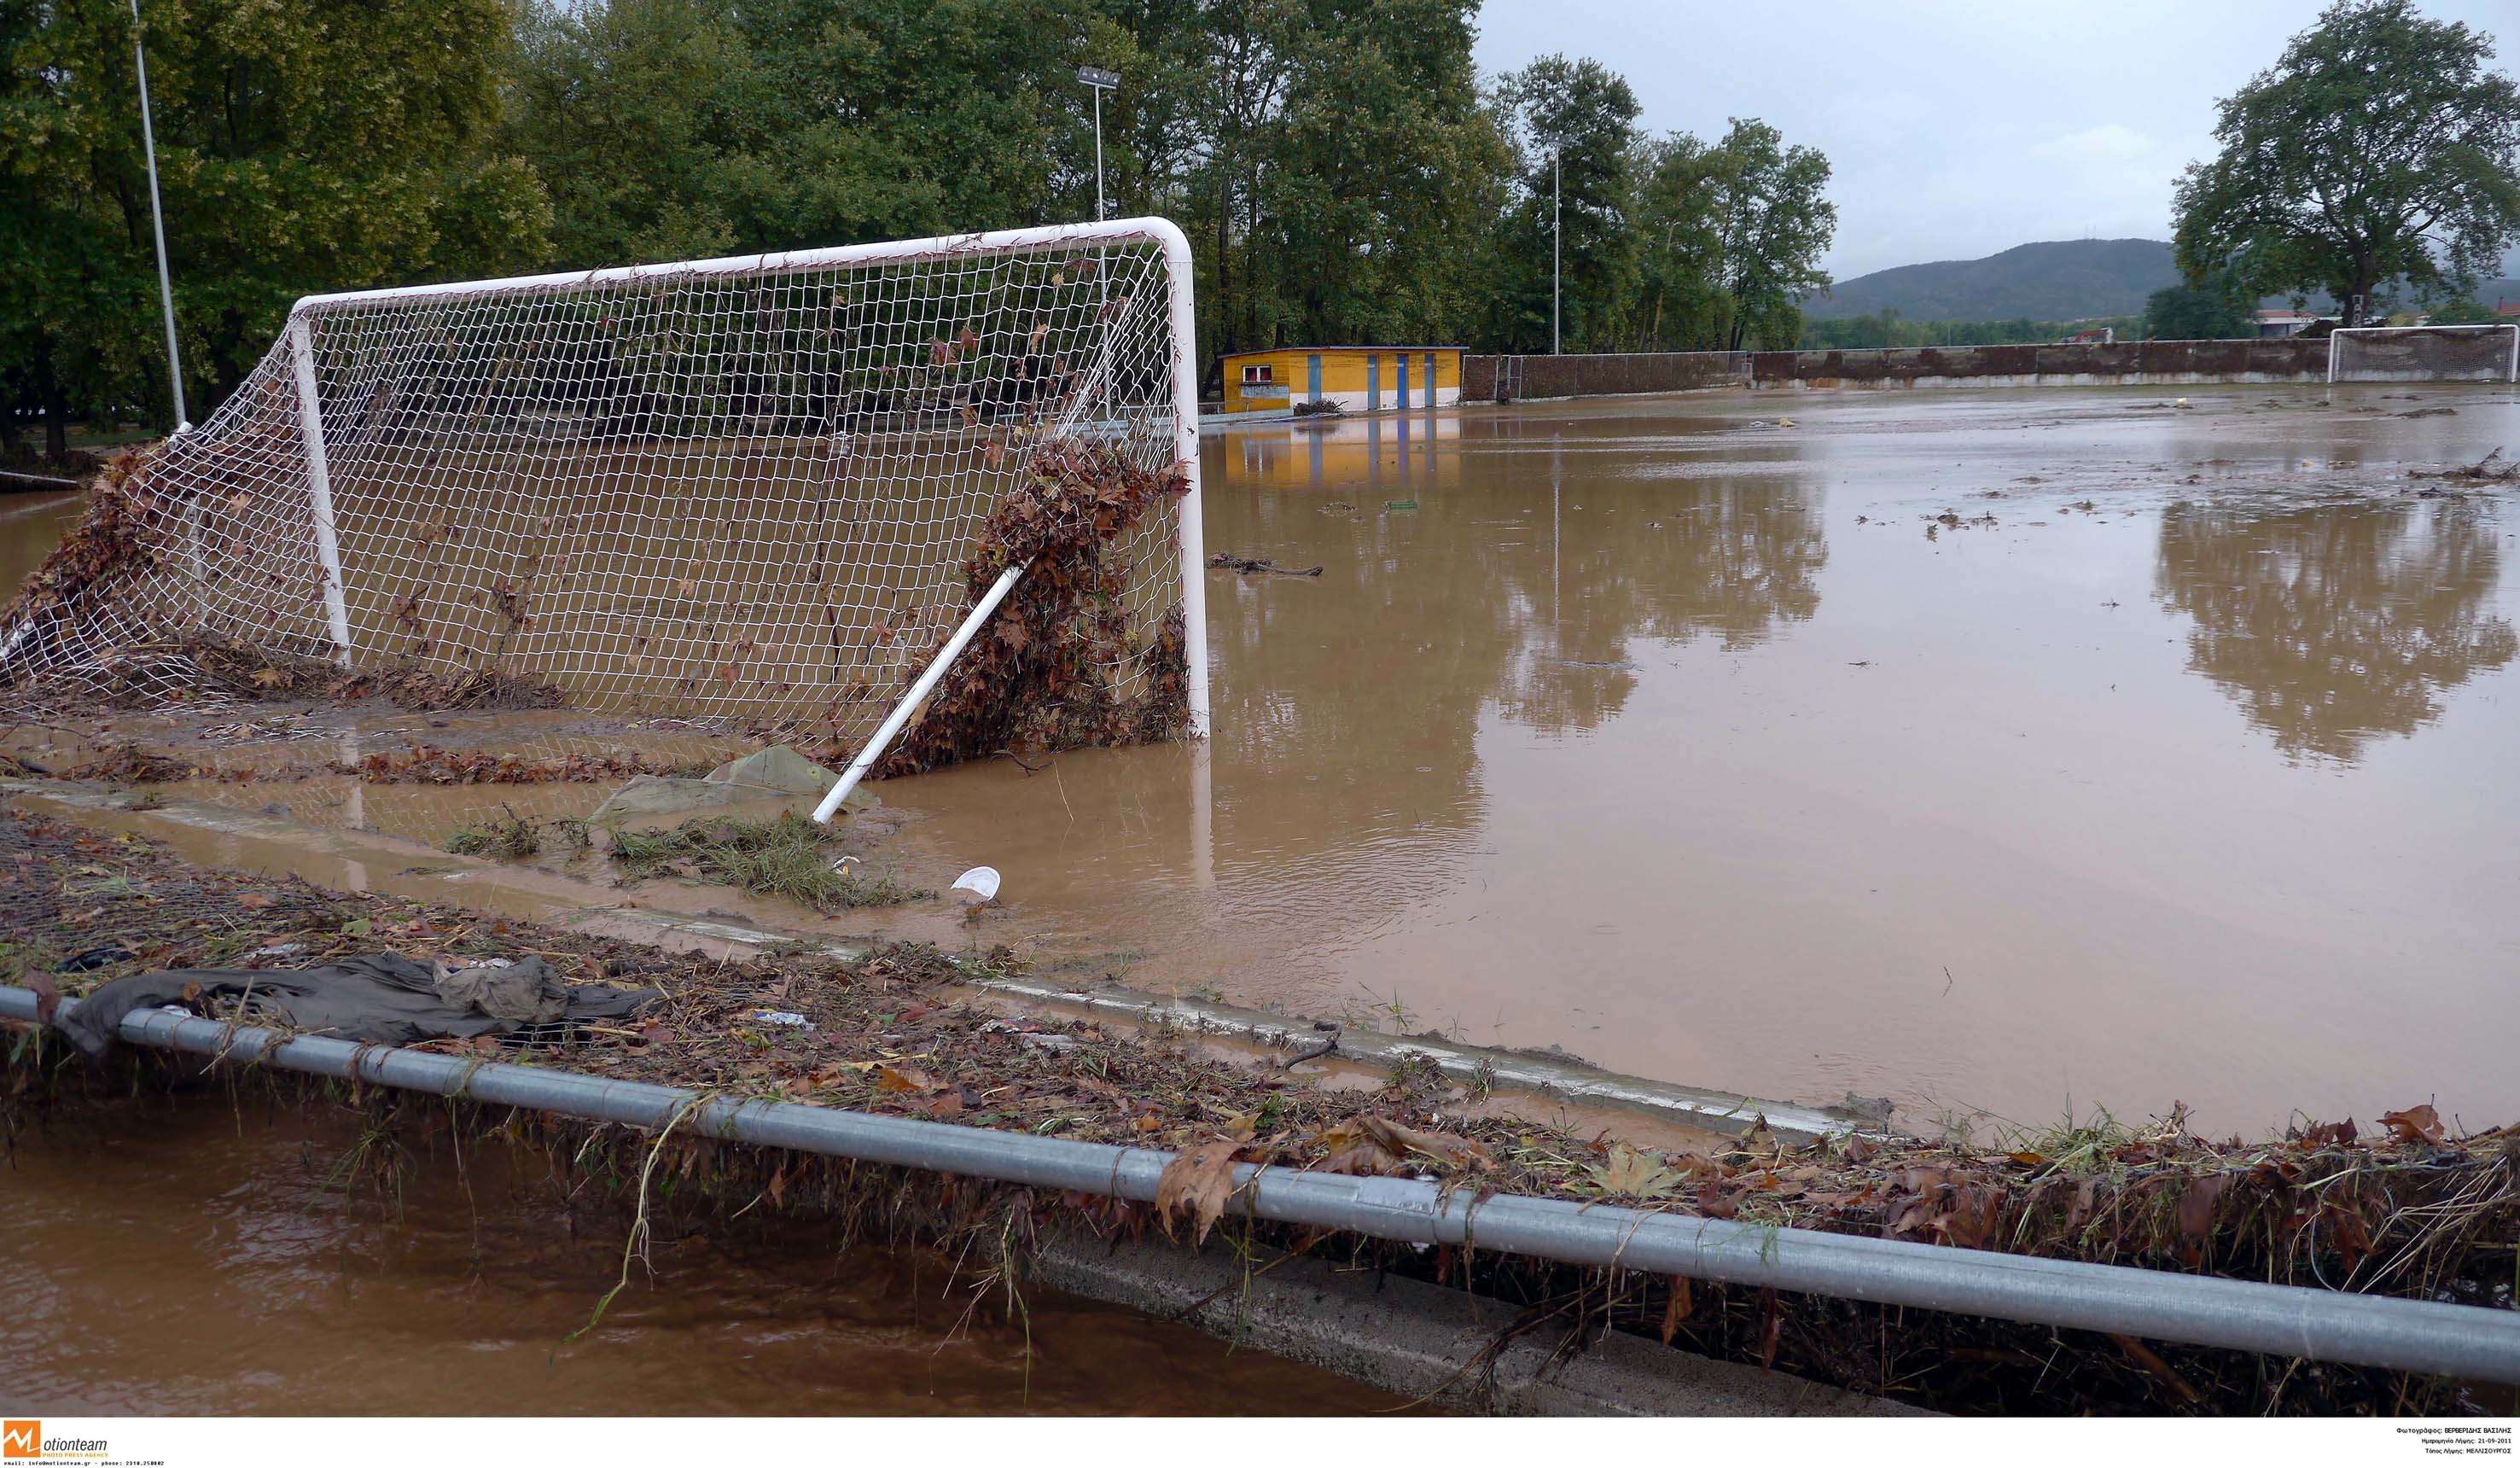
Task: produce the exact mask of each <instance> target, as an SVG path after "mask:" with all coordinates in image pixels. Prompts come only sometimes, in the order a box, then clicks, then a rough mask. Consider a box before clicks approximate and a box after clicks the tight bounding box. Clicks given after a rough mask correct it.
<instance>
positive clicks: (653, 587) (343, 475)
mask: <svg viewBox="0 0 2520 1468" xmlns="http://www.w3.org/2000/svg"><path fill="white" fill-rule="evenodd" d="M1197 432H1198V430H1197V420H1196V378H1195V363H1194V359H1193V338H1192V301H1191V263H1190V254H1189V246H1188V243H1187V242H1186V241H1185V240H1184V239H1183V237H1182V235H1181V233H1180V231H1179V230H1178V229H1176V228H1175V227H1174V226H1173V225H1172V224H1171V223H1169V222H1168V221H1165V220H1161V219H1136V220H1114V221H1110V222H1107V223H1101V224H1085V225H1076V226H1067V227H1057V228H1046V229H1033V230H1018V231H1008V232H1003V233H997V234H985V235H966V236H957V237H949V238H942V239H935V240H922V241H910V242H903V243H896V244H881V245H866V246H852V247H845V248H839V249H831V250H813V251H799V252H788V253H783V254H766V255H754V256H744V257H739V258H731V259H720V260H704V261H695V262H688V263H680V264H664V265H643V266H635V267H629V268H623V269H613V270H599V271H593V272H578V273H570V274H559V275H545V276H535V277H527V278H519V279H513V280H499V281H480V282H462V283H455V284H448V285H438V286H424V287H413V288H406V289H395V290H383V291H365V292H355V293H349V294H345V295H337V296H323V297H310V298H306V299H303V300H301V301H299V302H298V303H297V305H296V306H295V307H294V309H293V311H292V312H291V315H290V319H289V323H288V326H287V329H286V331H285V332H284V334H283V337H282V340H281V341H280V342H279V343H278V344H275V345H274V347H273V348H272V350H271V352H270V353H269V355H267V356H266V357H265V358H264V359H263V361H262V362H261V363H260V364H259V365H258V366H257V367H256V368H255V370H254V371H253V372H252V373H251V374H250V375H249V376H248V379H247V381H246V382H245V384H244V385H243V386H242V387H241V388H240V389H239V390H237V391H236V392H235V393H234V394H233V395H232V396H231V397H230V398H229V399H228V401H227V402H226V403H224V404H222V405H221V407H220V408H219V410H218V412H217V413H216V414H214V415H213V416H212V417H211V419H210V421H209V422H207V423H206V424H204V425H203V426H202V427H201V428H200V429H198V430H196V431H193V432H190V433H187V434H185V435H183V436H179V437H177V438H175V439H172V440H170V441H169V442H168V443H167V444H165V445H164V446H163V447H162V448H161V449H160V450H159V451H158V453H157V455H156V456H155V457H154V458H153V459H152V460H151V461H150V462H149V463H148V464H147V465H146V466H145V467H144V469H143V470H142V472H141V474H140V476H139V477H138V479H137V481H136V482H137V484H138V489H137V491H136V492H135V494H134V495H133V497H132V500H131V503H132V504H133V505H134V506H136V507H137V521H138V524H137V528H136V531H135V535H136V540H137V549H138V551H139V552H140V554H138V555H135V556H133V557H131V558H129V561H128V563H127V565H128V566H130V567H136V568H140V569H138V570H136V571H133V572H132V573H129V574H124V575H121V576H119V578H118V579H117V580H116V581H115V582H114V583H113V584H112V585H97V586H93V587H91V588H90V591H91V593H92V594H90V595H87V596H85V597H84V598H80V599H76V600H75V601H74V602H73V601H69V600H66V601H64V602H62V603H58V604H56V605H52V606H49V607H46V608H44V609H41V611H40V615H37V614H36V613H26V614H22V616H21V618H20V619H19V622H18V624H17V625H13V626H11V627H9V628H6V629H0V635H5V637H6V646H5V647H0V660H6V661H12V662H16V663H19V664H21V665H31V670H32V671H33V672H34V673H35V674H37V675H39V676H41V675H48V674H67V675H69V676H70V677H72V678H76V677H78V676H79V675H81V674H82V673H89V674H93V675H94V681H97V682H100V683H102V682H105V681H107V676H106V675H107V674H108V672H109V671H111V670H113V669H117V668H119V669H124V670H127V669H128V667H129V665H130V658H131V651H132V649H134V648H139V647H149V646H155V647H161V648H162V647H165V646H168V645H173V644H180V643H181V642H182V641H183V640H185V639H188V638H198V637H204V636H206V637H208V638H211V639H215V640H218V641H221V642H225V643H229V644H234V645H238V646H243V647H248V648H253V649H258V650H268V651H269V652H271V653H275V654H294V655H299V656H307V657H320V658H326V659H330V660H332V661H335V662H337V663H339V664H341V665H344V666H348V667H353V668H357V669H360V670H383V669H398V668H406V667H409V668H417V669H422V670H428V671H433V672H438V673H460V672H463V671H467V670H470V669H476V668H494V669H495V670H497V671H499V672H502V673H504V674H507V675H511V676H516V677H521V678H527V679H533V680H537V681H544V682H549V683H553V684H556V685H558V686H559V687H560V688H561V689H562V691H563V692H564V693H565V694H566V695H567V696H568V698H569V700H570V701H571V703H573V704H575V705H578V706H580V707H585V708H590V709H605V710H621V711H626V710H652V711H677V712H690V713H741V714H743V715H746V716H750V717H756V718H773V719H799V720H802V719H823V720H828V722H829V725H830V727H832V729H833V730H834V732H837V733H841V734H843V735H848V736H862V735H863V734H864V733H865V732H866V731H867V729H868V728H869V727H870V726H872V725H873V724H874V723H875V721H876V720H877V719H878V718H880V717H881V715H882V714H883V712H884V711H885V709H886V708H887V707H889V706H890V705H891V704H892V702H893V701H894V698H895V696H896V695H897V694H898V692H899V690H900V687H901V685H902V683H903V681H904V679H905V678H906V677H907V676H908V675H909V674H910V673H912V672H915V671H916V670H917V669H918V668H919V666H920V665H922V664H923V663H924V662H925V661H926V659H927V655H928V654H929V653H930V652H931V651H932V649H933V648H934V646H935V644H936V641H937V639H938V638H939V637H940V636H941V635H943V633H944V632H945V630H946V629H948V628H950V627H952V626H953V625H954V623H955V621H956V620H957V619H958V618H959V617H960V616H961V614H962V612H963V610H964V608H965V605H966V601H967V589H966V576H965V573H964V562H965V561H966V559H967V558H968V557H969V556H971V555H972V553H973V551H974V549H975V546H974V536H975V534H976V533H977V531H978V530H979V528H980V527H981V524H982V522H983V521H984V520H985V519H986V518H987V517H988V515H989V513H990V512H991V511H992V510H994V509H996V508H997V507H998V505H999V504H1000V503H1001V502H1002V501H1003V500H1005V498H1006V497H1007V495H1008V494H1009V493H1011V492H1012V491H1013V490H1016V489H1018V488H1019V487H1021V486H1022V485H1023V484H1024V483H1025V478H1024V475H1025V470H1026V465H1027V462H1028V460H1029V458H1030V456H1031V453H1032V451H1033V450H1034V449H1035V448H1036V447H1037V446H1039V445H1042V444H1045V443H1049V442H1053V441H1057V440H1061V439H1074V438H1080V437H1081V438H1090V439H1093V440H1095V441H1096V442H1098V443H1101V444H1103V445H1107V446H1109V447H1111V448H1114V449H1116V450H1117V451H1118V452H1119V453H1121V454H1122V455H1123V456H1125V457H1126V458H1127V459H1128V460H1129V461H1131V462H1132V463H1134V464H1136V465H1139V466H1141V467H1143V468H1146V469H1148V470H1149V471H1152V472H1155V473H1158V474H1169V473H1171V472H1173V471H1174V470H1175V469H1176V468H1178V469H1179V470H1181V471H1182V473H1183V475H1184V477H1185V478H1186V480H1187V493H1186V494H1184V495H1183V496H1181V497H1180V498H1179V499H1178V500H1174V499H1172V498H1171V497H1169V496H1168V497H1167V499H1166V501H1165V503H1164V504H1163V505H1161V506H1160V507H1159V508H1158V509H1157V510H1156V511H1155V512H1153V513H1150V514H1148V516H1147V517H1146V518H1145V520H1144V521H1143V522H1142V523H1141V524H1140V525H1139V527H1138V528H1136V529H1135V530H1134V531H1132V532H1131V533H1130V534H1129V535H1128V536H1127V537H1126V538H1125V539H1124V540H1122V541H1121V542H1119V543H1118V544H1116V545H1115V546H1113V547H1112V548H1110V549H1109V550H1107V551H1106V552H1105V555H1106V557H1109V558H1112V559H1114V560H1116V562H1117V564H1119V565H1120V566H1121V567H1122V568H1123V572H1124V573H1123V575H1122V576H1121V577H1120V584H1121V586H1122V590H1121V593H1120V602H1121V610H1122V611H1123V612H1124V613H1125V615H1126V621H1127V624H1128V625H1129V627H1130V628H1131V636H1130V637H1129V638H1128V639H1127V640H1126V648H1127V650H1128V651H1126V652H1125V653H1124V655H1123V656H1121V657H1120V658H1119V659H1118V661H1117V662H1116V663H1115V664H1114V665H1112V666H1111V667H1110V668H1109V669H1108V672H1109V674H1110V676H1111V680H1112V683H1113V690H1112V691H1113V693H1114V695H1115V697H1118V698H1121V699H1127V698H1130V697H1132V696H1133V695H1134V694H1135V693H1136V692H1137V691H1138V690H1137V689H1136V688H1135V687H1133V686H1132V684H1133V680H1143V679H1144V678H1146V677H1147V676H1148V672H1147V668H1148V667H1149V666H1151V665H1152V664H1151V662H1150V660H1148V659H1145V658H1142V657H1139V656H1136V654H1137V653H1139V652H1141V651H1143V650H1144V649H1145V648H1147V647H1148V646H1149V645H1150V644H1151V643H1152V642H1153V641H1154V639H1155V638H1156V637H1157V636H1158V634H1159V632H1160V629H1161V626H1162V624H1163V621H1164V618H1165V616H1166V614H1167V613H1168V612H1169V611H1171V610H1172V609H1173V608H1174V607H1176V606H1178V607H1180V609H1181V610H1182V612H1183V613H1184V614H1185V627H1184V631H1185V634H1186V635H1185V640H1186V642H1187V647H1186V649H1184V651H1185V652H1186V654H1187V663H1188V666H1187V668H1186V669H1185V671H1186V673H1187V677H1186V679H1185V682H1186V683H1187V689H1186V692H1187V695H1188V702H1189V706H1190V707H1189V713H1190V718H1191V727H1192V729H1193V731H1194V732H1202V733H1203V732H1204V729H1205V720H1206V697H1205V695H1206V666H1205V663H1206V660H1205V647H1204V642H1205V636H1204V633H1205V627H1204V619H1203V616H1202V610H1203V609H1202V607H1201V601H1202V596H1201V574H1202V573H1201V571H1200V555H1199V500H1198V462H1197ZM19 670H21V669H15V668H13V669H12V671H19ZM120 681H121V684H122V685H124V686H127V685H128V684H129V683H130V681H131V679H129V678H128V677H127V676H125V677H123V678H122V679H121V680H120ZM164 691H165V692H167V693H176V694H180V693H181V692H182V691H183V690H180V689H177V688H173V687H168V688H167V689H165V690H164Z"/></svg>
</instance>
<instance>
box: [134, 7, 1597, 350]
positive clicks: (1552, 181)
mask: <svg viewBox="0 0 2520 1468" xmlns="http://www.w3.org/2000/svg"><path fill="white" fill-rule="evenodd" d="M132 3H133V4H135V5H137V4H138V3H139V0H132ZM1560 162H1561V155H1559V154H1557V153H1554V152H1553V153H1551V154H1550V155H1549V354H1550V355H1551V356H1555V355H1556V354H1557V353H1559V352H1561V351H1563V350H1565V348H1564V347H1563V346H1560V345H1559V344H1558V339H1557V324H1558V310H1557V301H1558V298H1559V296H1560V295H1562V294H1563V292H1564V289H1565V279H1566V275H1565V271H1566V263H1565V262H1566V249H1565V245H1566V204H1565V196H1566V190H1565V175H1564V173H1563V171H1562V169H1561V168H1560V166H1559V165H1560Z"/></svg>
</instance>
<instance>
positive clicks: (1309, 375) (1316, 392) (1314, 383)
mask: <svg viewBox="0 0 2520 1468" xmlns="http://www.w3.org/2000/svg"><path fill="white" fill-rule="evenodd" d="M1304 400H1305V401H1306V402H1320V401H1321V400H1322V354H1321V353H1320V352H1318V351H1317V352H1314V353H1313V354H1312V356H1311V357H1310V358H1308V359H1306V361H1305V363H1304Z"/></svg>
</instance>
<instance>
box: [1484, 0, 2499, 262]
mask: <svg viewBox="0 0 2520 1468" xmlns="http://www.w3.org/2000/svg"><path fill="white" fill-rule="evenodd" d="M2421 8H2422V9H2423V10H2424V12H2425V13H2426V14H2428V15H2431V16H2433V17H2435V18H2436V19H2440V20H2452V21H2464V22H2466V23H2468V24H2469V25H2471V26H2474V27H2476V28H2478V29H2480V30H2484V31H2486V32H2488V33H2490V34H2492V35H2493V36H2494V38H2495V52H2496V56H2495V63H2494V64H2495V65H2496V66H2497V67H2498V68H2499V69H2502V70H2504V71H2507V72H2512V73H2514V74H2520V0H2423V4H2422V7H2421ZM2319 9H2320V7H2319V5H2318V3H2317V0H2081V3H2069V0H1872V3H1868V4H1866V3H1849V0H1767V3H1762V4H1743V3H1739V0H1714V3H1709V0H1690V3H1669V4H1663V3H1631V4H1624V5H1623V4H1617V3H1614V0H1487V4H1486V6H1485V8H1484V10H1483V11H1482V13H1481V16H1480V21H1479V30H1480V38H1479V49H1478V60H1479V68H1480V69H1481V70H1482V71H1483V72H1486V73H1489V74H1494V73H1496V72H1498V71H1505V70H1510V69H1513V68H1516V67H1519V66H1521V65H1523V64H1524V63H1526V62H1528V61H1530V60H1531V59H1532V58H1534V57H1538V56H1546V55H1548V54H1549V53H1551V52H1553V51H1562V52H1565V53H1566V54H1567V55H1569V56H1590V57H1594V58H1596V59H1598V60H1599V61H1600V62H1601V63H1603V64H1604V65H1606V66H1608V67H1609V68H1611V69H1613V70H1616V71H1618V72H1620V73H1622V74H1623V75H1625V76H1626V77H1627V78H1628V84H1629V85H1630V86H1632V87H1634V88H1635V89H1636V93H1637V100H1638V101H1639V102H1641V103H1643V105H1644V115H1643V118H1642V119H1641V120H1642V121H1643V125H1644V126H1645V127H1647V128H1649V129H1651V130H1653V131H1656V132H1668V131H1675V130H1678V131H1687V132H1692V133H1695V134H1697V135H1698V136H1700V137H1705V138H1711V137H1714V136H1716V135H1718V134H1720V133H1721V132H1723V130H1724V127H1725V119H1726V118H1728V117H1764V118H1766V119H1767V120H1768V121H1770V122H1772V123H1774V124H1776V125H1777V126H1778V127H1779V128H1781V129H1783V131H1784V134H1785V137H1786V139H1787V140H1788V141H1789V142H1796V143H1808V144H1811V145H1812V146H1814V147H1817V148H1819V149H1820V150H1821V151H1822V152H1823V153H1825V154H1827V155H1828V160H1829V163H1830V165H1831V167H1832V169H1833V170H1834V176H1833V178H1832V180H1831V184H1830V191H1829V192H1830V196H1831V197H1832V198H1833V199H1834V200H1835V201H1836V203H1837V244H1836V248H1835V249H1834V250H1832V251H1831V252H1830V253H1829V256H1828V260H1827V266H1828V269H1829V270H1830V271H1831V273H1833V274H1834V275H1836V276H1837V277H1838V278H1839V279H1841V280H1843V279H1846V278H1849V277H1852V276H1857V275H1862V274H1864V273H1866V272H1868V271H1871V270H1878V269H1881V268H1883V267H1884V266H1888V265H1906V264H1912V263H1913V262H1915V261H1918V260H1938V259H1968V258H1973V257H1975V256H1978V255H1984V254H1992V253H1994V252H1997V251H1999V250H2003V249H2007V248H2009V247H2011V246H2014V245H2019V244H2023V243H2025V242H2027V241H2031V240H2068V239H2077V238H2085V237H2096V238H2102V239H2116V238H2124V237H2130V236H2139V237H2142V238H2146V239H2155V240H2166V239H2168V238H2170V217H2169V216H2170V190H2171V184H2172V181H2173V180H2174V179H2175V178H2176V177H2177V176H2178V173H2179V170H2180V169H2181V168H2182V167H2183V166H2184V165H2185V164H2186V163H2187V161H2189V160H2191V159H2196V158H2201V157H2204V156H2206V155H2207V153H2209V152H2210V150H2211V148H2212V144H2213V127H2214V103H2215V101H2216V99H2218V98H2221V97H2224V96H2228V94H2229V93H2230V92H2232V91H2233V90H2234V89H2236V88H2237V87H2239V86H2240V85H2241V84H2242V83H2243V82H2246V81H2247V80H2248V79H2249V77H2250V76H2252V75H2254V74H2255V73H2256V72H2258V71H2260V70H2262V69H2265V68H2267V67H2270V66H2273V64H2274V60H2275V57H2276V55H2277V54H2278V53H2279V52H2281V51H2282V49H2283V43H2284V41H2285V39H2286V38H2287V37H2288V36H2290V35H2292V34H2293V33H2294V32H2295V31H2298V30H2301V29H2303V28H2305V27H2307V26H2308V25H2309V24H2310V23H2312V22H2313V21H2314V20H2316V19H2317V17H2318V11H2319Z"/></svg>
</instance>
